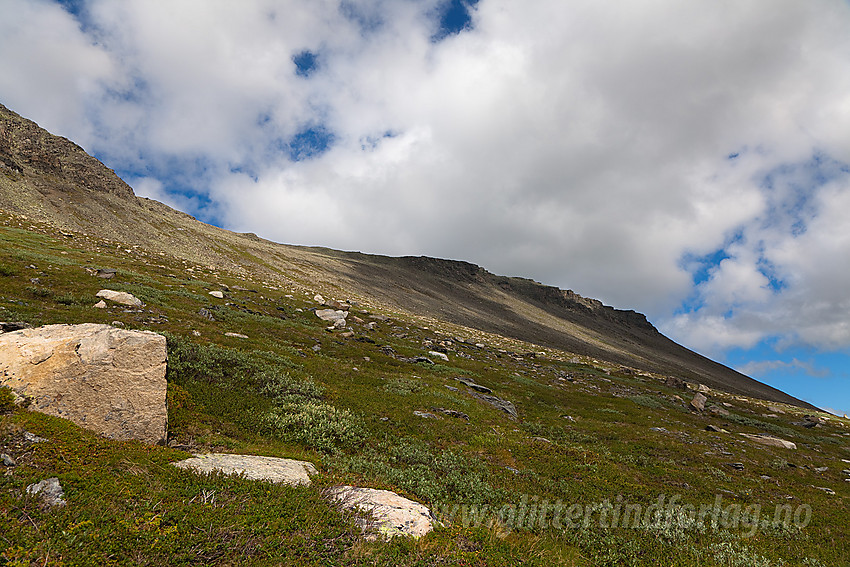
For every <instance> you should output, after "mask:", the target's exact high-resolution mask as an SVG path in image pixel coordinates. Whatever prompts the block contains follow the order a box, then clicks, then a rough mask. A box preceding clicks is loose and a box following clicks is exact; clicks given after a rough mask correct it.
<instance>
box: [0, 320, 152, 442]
mask: <svg viewBox="0 0 850 567" xmlns="http://www.w3.org/2000/svg"><path fill="white" fill-rule="evenodd" d="M166 359H167V352H166V345H165V337H163V336H162V335H158V334H156V333H152V332H150V331H128V330H123V329H116V328H115V327H111V326H109V325H99V324H94V323H85V324H82V325H47V326H45V327H39V328H36V329H24V330H22V331H15V332H12V333H5V334H3V335H0V385H3V386H8V387H9V388H11V389H12V390H13V391H14V392H16V393H17V394H18V395H20V396H25V397H28V398H31V399H32V403H31V404H30V406H29V407H30V409H31V410H35V411H40V412H42V413H46V414H50V415H54V416H57V417H63V418H66V419H69V420H71V421H73V422H74V423H76V424H77V425H79V426H81V427H85V428H86V429H90V430H92V431H95V432H97V433H100V434H102V435H105V436H106V437H109V438H112V439H120V440H126V439H138V440H140V441H145V442H147V443H159V442H163V441H164V440H165V435H166V428H167V424H168V413H167V411H166V406H165V391H166V382H165V368H166Z"/></svg>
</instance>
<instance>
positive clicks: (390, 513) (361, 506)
mask: <svg viewBox="0 0 850 567" xmlns="http://www.w3.org/2000/svg"><path fill="white" fill-rule="evenodd" d="M331 496H332V497H333V499H334V500H336V501H337V502H338V503H339V504H340V505H342V507H343V508H347V509H357V510H360V511H361V512H366V513H367V514H368V515H369V516H370V517H371V520H373V521H374V524H372V523H371V522H369V521H366V522H363V523H361V528H363V529H364V531H367V530H369V528H373V530H375V531H377V535H375V534H369V535H367V539H376V538H377V537H379V536H383V537H384V538H393V537H396V536H400V535H404V536H410V537H414V538H419V537H422V536H424V535H425V534H427V533H428V532H430V531H431V530H432V529H434V523H435V520H434V517H433V516H432V515H431V511H430V510H428V508H427V507H426V506H424V505H422V504H420V503H419V502H414V501H413V500H409V499H407V498H404V497H403V496H399V495H398V494H396V493H395V492H390V491H389V490H377V489H375V488H357V487H354V486H339V487H337V488H335V489H334V490H333V491H332V492H331ZM370 531H371V530H370Z"/></svg>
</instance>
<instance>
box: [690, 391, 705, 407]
mask: <svg viewBox="0 0 850 567" xmlns="http://www.w3.org/2000/svg"><path fill="white" fill-rule="evenodd" d="M707 399H708V398H706V397H705V396H704V395H703V394H700V393H697V394H696V395H695V396H694V399H693V400H691V403H690V407H691V409H693V410H696V411H704V410H705V402H706V400H707Z"/></svg>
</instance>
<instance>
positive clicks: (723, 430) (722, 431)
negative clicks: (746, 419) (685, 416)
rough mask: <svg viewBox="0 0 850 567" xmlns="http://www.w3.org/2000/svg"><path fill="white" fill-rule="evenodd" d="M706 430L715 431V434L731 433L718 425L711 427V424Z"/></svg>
mask: <svg viewBox="0 0 850 567" xmlns="http://www.w3.org/2000/svg"><path fill="white" fill-rule="evenodd" d="M705 430H706V431H714V432H715V433H729V432H728V431H726V430H725V429H723V428H722V427H717V426H716V425H711V424H709V425H706V426H705Z"/></svg>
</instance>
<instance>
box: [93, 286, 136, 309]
mask: <svg viewBox="0 0 850 567" xmlns="http://www.w3.org/2000/svg"><path fill="white" fill-rule="evenodd" d="M96 297H102V298H103V299H108V300H109V301H114V302H115V303H120V304H121V305H129V306H130V307H141V306H142V305H143V303H142V302H141V300H140V299H139V298H137V297H136V296H135V295H133V294H131V293H127V292H125V291H113V290H111V289H102V290H100V291H99V292H97V295H96Z"/></svg>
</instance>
